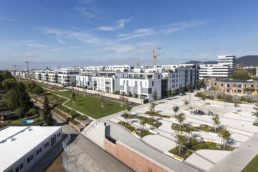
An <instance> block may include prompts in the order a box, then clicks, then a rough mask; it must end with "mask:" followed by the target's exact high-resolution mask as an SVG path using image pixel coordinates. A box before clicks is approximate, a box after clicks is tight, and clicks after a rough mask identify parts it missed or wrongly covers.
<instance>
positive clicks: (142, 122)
mask: <svg viewBox="0 0 258 172" xmlns="http://www.w3.org/2000/svg"><path fill="white" fill-rule="evenodd" d="M146 122H147V121H146V120H145V119H144V118H141V119H140V124H141V126H142V129H143V130H144V126H145V123H146Z"/></svg>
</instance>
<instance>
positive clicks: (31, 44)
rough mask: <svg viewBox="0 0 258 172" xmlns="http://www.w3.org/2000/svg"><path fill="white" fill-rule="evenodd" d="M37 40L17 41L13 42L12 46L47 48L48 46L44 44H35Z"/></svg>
mask: <svg viewBox="0 0 258 172" xmlns="http://www.w3.org/2000/svg"><path fill="white" fill-rule="evenodd" d="M35 42H36V41H35V40H23V41H17V42H13V43H11V45H15V46H19V47H20V46H26V47H29V48H43V47H46V45H44V44H39V43H35Z"/></svg>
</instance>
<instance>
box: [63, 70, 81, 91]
mask: <svg viewBox="0 0 258 172" xmlns="http://www.w3.org/2000/svg"><path fill="white" fill-rule="evenodd" d="M79 74H80V68H78V67H69V68H61V69H59V70H58V83H59V84H62V85H64V86H72V85H75V84H76V75H79Z"/></svg>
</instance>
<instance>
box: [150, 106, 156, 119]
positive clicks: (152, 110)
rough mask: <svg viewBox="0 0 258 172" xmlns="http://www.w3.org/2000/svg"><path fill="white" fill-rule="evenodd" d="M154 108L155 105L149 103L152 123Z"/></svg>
mask: <svg viewBox="0 0 258 172" xmlns="http://www.w3.org/2000/svg"><path fill="white" fill-rule="evenodd" d="M155 106H156V104H155V103H150V107H149V115H150V116H151V117H152V118H151V119H152V121H153V118H154V116H155Z"/></svg>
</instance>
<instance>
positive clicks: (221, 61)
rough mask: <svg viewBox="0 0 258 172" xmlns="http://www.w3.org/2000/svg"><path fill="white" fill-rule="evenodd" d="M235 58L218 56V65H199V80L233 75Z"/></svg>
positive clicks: (232, 56)
mask: <svg viewBox="0 0 258 172" xmlns="http://www.w3.org/2000/svg"><path fill="white" fill-rule="evenodd" d="M235 68H236V57H235V56H234V55H223V56H218V64H201V65H200V71H199V78H200V79H204V78H218V77H219V78H224V77H229V76H231V75H233V74H234V71H235Z"/></svg>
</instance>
